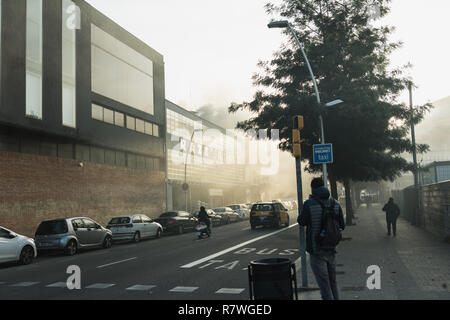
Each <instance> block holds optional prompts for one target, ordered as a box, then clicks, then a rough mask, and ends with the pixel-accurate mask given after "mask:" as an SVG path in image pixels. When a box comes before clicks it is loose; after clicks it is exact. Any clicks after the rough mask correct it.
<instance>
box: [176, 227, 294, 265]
mask: <svg viewBox="0 0 450 320" xmlns="http://www.w3.org/2000/svg"><path fill="white" fill-rule="evenodd" d="M297 225H298V223H296V224H293V225H291V226H289V227H287V228H284V229H281V230H278V231H275V232H272V233H269V234H266V235H264V236H261V237H258V238H255V239H252V240H249V241H246V242H243V243H241V244H238V245H236V246H234V247H231V248H228V249H225V250H222V251H220V252H217V253H214V254H212V255H209V256H207V257H205V258H203V259H200V260H197V261H194V262H191V263H189V264H186V265H184V266H181V267H180V268H183V269H189V268H192V267H195V266H196V265H199V264H201V263H203V262H205V261H209V260H212V259H214V258H217V257H219V256H221V255H224V254H226V253H228V252H230V251H234V250H236V249H239V248H241V247H243V246H246V245H248V244H250V243H253V242H256V241H259V240H262V239H264V238H268V237H271V236H274V235H276V234H278V233H280V232H283V231H286V230H288V229H290V228H292V227H295V226H297Z"/></svg>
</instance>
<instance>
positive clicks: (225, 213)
mask: <svg viewBox="0 0 450 320" xmlns="http://www.w3.org/2000/svg"><path fill="white" fill-rule="evenodd" d="M213 211H214V212H215V213H217V214H219V215H221V216H222V219H224V221H225V224H228V223H230V222H236V221H240V220H241V216H240V215H239V213H237V212H236V211H234V210H233V209H231V208H228V207H222V208H215V209H213Z"/></svg>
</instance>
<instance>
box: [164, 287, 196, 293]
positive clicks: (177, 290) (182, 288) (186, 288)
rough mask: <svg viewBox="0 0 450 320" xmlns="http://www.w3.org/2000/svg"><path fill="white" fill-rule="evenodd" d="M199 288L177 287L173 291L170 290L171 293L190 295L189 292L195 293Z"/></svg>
mask: <svg viewBox="0 0 450 320" xmlns="http://www.w3.org/2000/svg"><path fill="white" fill-rule="evenodd" d="M197 289H198V287H175V288H173V289H170V290H169V291H170V292H185V293H189V292H194V291H195V290H197Z"/></svg>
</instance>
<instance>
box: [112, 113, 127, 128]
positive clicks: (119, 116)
mask: <svg viewBox="0 0 450 320" xmlns="http://www.w3.org/2000/svg"><path fill="white" fill-rule="evenodd" d="M114 124H115V125H116V126H119V127H123V126H125V116H124V115H123V113H120V112H114Z"/></svg>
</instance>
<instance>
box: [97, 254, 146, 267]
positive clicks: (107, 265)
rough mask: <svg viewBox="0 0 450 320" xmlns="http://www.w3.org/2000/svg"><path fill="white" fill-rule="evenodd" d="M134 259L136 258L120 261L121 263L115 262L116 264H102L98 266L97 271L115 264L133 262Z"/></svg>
mask: <svg viewBox="0 0 450 320" xmlns="http://www.w3.org/2000/svg"><path fill="white" fill-rule="evenodd" d="M135 259H137V257H134V258H130V259H125V260H121V261H116V262H111V263H108V264H104V265H102V266H98V267H97V269H101V268H105V267H109V266H112V265H115V264H119V263H123V262H127V261H131V260H135Z"/></svg>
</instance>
